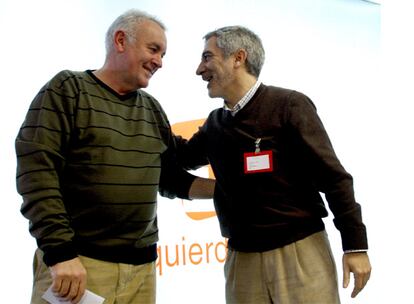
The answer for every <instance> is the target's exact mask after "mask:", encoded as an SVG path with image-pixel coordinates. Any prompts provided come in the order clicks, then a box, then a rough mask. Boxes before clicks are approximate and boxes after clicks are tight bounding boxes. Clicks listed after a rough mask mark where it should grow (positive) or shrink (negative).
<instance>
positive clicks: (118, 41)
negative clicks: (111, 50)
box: [114, 31, 127, 52]
mask: <svg viewBox="0 0 414 304" xmlns="http://www.w3.org/2000/svg"><path fill="white" fill-rule="evenodd" d="M126 42H127V37H126V34H125V32H124V31H116V32H115V35H114V45H115V49H117V50H118V51H119V52H123V51H124V50H125V45H126Z"/></svg>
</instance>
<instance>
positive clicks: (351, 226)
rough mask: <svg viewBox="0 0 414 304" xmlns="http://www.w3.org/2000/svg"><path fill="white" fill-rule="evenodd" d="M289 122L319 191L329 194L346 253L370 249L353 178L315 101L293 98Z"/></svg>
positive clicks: (303, 96) (291, 98)
mask: <svg viewBox="0 0 414 304" xmlns="http://www.w3.org/2000/svg"><path fill="white" fill-rule="evenodd" d="M289 103H290V107H289V108H290V110H289V111H288V113H289V114H288V117H287V120H288V121H289V123H290V124H291V126H292V128H293V129H294V130H295V133H296V135H297V138H298V141H299V145H300V146H302V148H303V153H304V155H306V156H305V157H306V160H307V162H308V163H310V168H311V170H312V176H313V178H314V182H315V185H316V187H317V189H318V191H320V192H322V193H324V194H325V197H326V200H327V202H328V205H329V208H330V210H331V211H332V213H333V215H334V224H335V227H336V228H337V229H338V230H339V231H340V233H341V238H342V248H343V250H345V251H346V250H359V249H368V242H367V235H366V228H365V225H364V224H363V222H362V215H361V206H360V205H359V204H358V203H357V202H356V201H355V197H354V189H353V179H352V176H351V175H350V174H349V173H348V172H347V171H346V170H345V169H344V168H343V166H342V165H341V163H340V161H339V160H338V158H337V156H336V154H335V152H334V149H333V146H332V144H331V141H330V139H329V137H328V134H327V132H326V130H325V128H324V126H323V124H322V122H321V120H320V118H319V116H318V114H317V112H316V108H315V106H314V105H313V103H312V101H311V100H310V99H309V98H307V97H306V96H305V95H303V94H300V93H298V92H294V93H292V94H291V96H290V98H289Z"/></svg>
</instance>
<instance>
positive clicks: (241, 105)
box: [223, 81, 261, 116]
mask: <svg viewBox="0 0 414 304" xmlns="http://www.w3.org/2000/svg"><path fill="white" fill-rule="evenodd" d="M260 84H261V82H260V81H256V83H255V84H254V85H253V86H252V87H251V88H250V90H248V91H247V93H246V94H245V95H244V96H243V97H242V98H241V99H240V100H239V101H238V102H237V103H236V105H235V106H234V107H233V108H230V107H229V106H228V105H227V104H226V102H224V106H223V108H224V109H225V110H227V111H230V113H231V115H233V116H234V115H236V113H237V112H239V111H240V110H241V109H243V108H244V106H245V105H246V104H247V103H248V102H249V101H250V99H252V97H253V95H254V93H256V91H257V89H258V88H259V86H260Z"/></svg>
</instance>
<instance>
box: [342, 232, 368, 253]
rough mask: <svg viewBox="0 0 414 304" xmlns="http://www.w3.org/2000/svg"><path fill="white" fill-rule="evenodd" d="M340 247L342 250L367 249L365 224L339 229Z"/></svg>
mask: <svg viewBox="0 0 414 304" xmlns="http://www.w3.org/2000/svg"><path fill="white" fill-rule="evenodd" d="M341 238H342V249H343V251H344V252H348V251H356V250H358V251H359V250H365V251H367V250H368V240H367V233H366V229H365V226H362V227H358V228H350V227H348V228H347V229H346V231H341Z"/></svg>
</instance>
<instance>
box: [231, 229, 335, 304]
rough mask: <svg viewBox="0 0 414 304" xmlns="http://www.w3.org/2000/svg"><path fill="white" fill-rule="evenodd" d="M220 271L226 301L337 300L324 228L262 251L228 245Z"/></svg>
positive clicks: (319, 303) (317, 303) (327, 303)
mask: <svg viewBox="0 0 414 304" xmlns="http://www.w3.org/2000/svg"><path fill="white" fill-rule="evenodd" d="M224 273H225V278H226V303H227V304H338V303H340V300H339V293H338V280H337V273H336V267H335V261H334V259H333V255H332V252H331V248H330V245H329V241H328V237H327V234H326V232H325V231H322V232H318V233H315V234H313V235H311V236H309V237H307V238H305V239H303V240H300V241H297V242H295V243H292V244H289V245H287V246H285V247H282V248H278V249H275V250H270V251H266V252H259V253H258V252H253V253H245V252H238V251H234V250H231V249H229V251H228V256H227V260H226V262H225V265H224Z"/></svg>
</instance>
